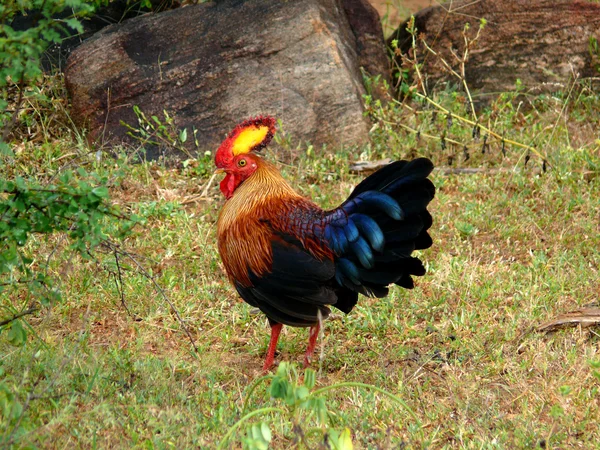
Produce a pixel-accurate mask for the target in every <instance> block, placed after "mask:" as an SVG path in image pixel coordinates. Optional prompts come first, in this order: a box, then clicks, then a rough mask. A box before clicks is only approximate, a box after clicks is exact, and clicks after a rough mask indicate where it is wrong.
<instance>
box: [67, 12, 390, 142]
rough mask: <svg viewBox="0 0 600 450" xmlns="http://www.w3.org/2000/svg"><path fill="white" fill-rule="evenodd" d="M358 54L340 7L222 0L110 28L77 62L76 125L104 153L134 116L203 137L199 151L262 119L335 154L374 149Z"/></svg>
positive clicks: (73, 86) (71, 80) (70, 74)
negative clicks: (347, 147)
mask: <svg viewBox="0 0 600 450" xmlns="http://www.w3.org/2000/svg"><path fill="white" fill-rule="evenodd" d="M359 3H360V2H359ZM364 3H366V2H364ZM367 6H369V5H367ZM359 11H360V9H359ZM373 45H379V47H380V51H381V52H382V53H383V52H384V51H385V50H384V45H383V38H381V40H380V42H379V44H377V43H375V44H373V40H371V44H369V43H368V42H367V43H366V44H365V43H364V42H363V43H362V47H361V50H362V52H363V53H364V52H365V48H364V47H365V46H366V47H367V49H368V51H369V52H373V51H374V50H373ZM358 46H359V45H358V44H357V38H356V36H355V35H354V33H353V30H352V28H351V26H350V24H349V18H348V16H347V13H346V11H345V10H344V8H343V6H342V3H341V2H340V1H339V0H295V1H275V2H273V1H271V0H248V1H240V0H224V1H220V2H217V3H206V4H201V5H196V6H188V7H184V8H179V9H176V10H172V11H168V12H164V13H160V14H154V15H146V16H142V17H138V18H134V19H131V20H128V21H126V22H124V23H123V24H120V25H112V26H109V27H107V28H105V29H104V30H102V31H101V32H100V33H98V34H96V35H95V36H94V37H92V38H91V39H89V40H88V41H86V42H85V43H84V44H83V45H81V46H80V47H79V48H77V49H76V50H74V51H73V52H72V54H71V56H70V57H69V60H68V64H67V69H66V72H65V75H66V83H67V88H68V91H69V94H70V97H71V100H72V114H73V117H74V119H75V120H76V121H77V122H78V123H79V124H85V125H86V127H87V128H88V129H89V130H90V131H91V136H92V138H96V139H99V138H102V139H103V140H104V142H108V143H117V142H121V141H123V140H127V136H126V131H127V130H126V129H125V128H124V127H123V126H122V125H121V124H120V122H121V121H125V122H126V123H130V124H137V119H136V116H135V114H134V113H133V110H132V107H133V106H134V105H137V106H139V107H140V109H141V110H142V111H143V112H144V113H145V114H146V115H147V116H150V115H157V116H158V117H162V111H163V110H167V111H168V112H169V113H170V114H171V115H174V117H175V122H176V124H177V126H178V127H180V128H187V129H188V135H189V132H191V129H192V127H195V128H196V129H197V130H198V133H197V137H198V140H199V142H200V145H201V147H202V148H203V149H213V148H215V147H216V146H217V145H218V143H219V142H220V141H221V140H222V139H223V137H224V135H225V133H226V132H227V131H228V130H230V129H231V127H232V125H234V124H235V123H237V122H239V121H241V120H242V119H245V118H247V117H249V116H253V115H257V114H272V115H275V116H277V117H278V118H280V119H281V120H282V122H283V126H284V130H285V132H287V133H289V135H290V136H291V137H292V138H293V139H294V140H295V141H297V142H298V141H311V142H312V143H313V144H316V145H321V144H329V145H331V147H330V148H336V147H338V146H339V145H340V144H359V145H360V144H364V143H365V142H367V140H368V129H369V124H368V123H367V121H366V120H365V118H364V117H363V114H362V113H363V108H362V99H361V96H362V94H363V93H364V87H363V85H362V78H361V74H360V70H359V62H358V61H359V60H358V57H359V56H358V53H359V49H358ZM369 60H370V61H372V60H374V58H372V57H371V58H370V59H369ZM379 61H380V64H381V59H379ZM375 66H376V63H375V65H373V64H371V66H370V68H369V70H371V71H374V70H375V71H376V70H377V69H376V68H374V67H375ZM385 69H386V68H385V67H384V68H382V69H381V70H382V71H384V70H385ZM189 141H191V139H190V140H189Z"/></svg>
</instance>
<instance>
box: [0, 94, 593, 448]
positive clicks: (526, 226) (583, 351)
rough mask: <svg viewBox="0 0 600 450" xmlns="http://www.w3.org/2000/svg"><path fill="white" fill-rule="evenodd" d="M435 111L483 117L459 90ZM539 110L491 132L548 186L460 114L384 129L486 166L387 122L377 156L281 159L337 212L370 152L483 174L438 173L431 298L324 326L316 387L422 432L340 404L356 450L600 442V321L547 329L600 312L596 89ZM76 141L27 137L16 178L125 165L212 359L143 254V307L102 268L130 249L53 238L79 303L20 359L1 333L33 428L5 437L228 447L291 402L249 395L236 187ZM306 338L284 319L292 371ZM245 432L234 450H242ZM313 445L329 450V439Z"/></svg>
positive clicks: (153, 244)
mask: <svg viewBox="0 0 600 450" xmlns="http://www.w3.org/2000/svg"><path fill="white" fill-rule="evenodd" d="M436 99H437V100H438V101H439V102H441V103H443V104H444V106H445V107H448V108H451V109H452V110H453V111H455V112H456V113H457V114H467V113H466V112H465V111H466V109H465V105H464V102H463V101H461V98H460V95H459V94H457V93H455V92H446V93H443V92H442V93H439V94H437V95H436ZM521 100H522V97H520V96H517V95H513V93H505V94H502V95H500V96H498V97H497V98H496V99H495V100H494V101H493V102H492V103H490V105H489V106H488V108H487V109H486V110H484V111H482V112H481V115H482V117H483V119H482V123H484V122H485V123H487V124H489V125H490V126H492V125H493V127H494V128H495V129H497V130H502V131H503V132H505V130H509V131H507V133H510V135H509V137H510V138H511V139H515V140H517V141H519V142H523V143H526V144H528V145H535V147H536V148H537V149H538V150H539V151H540V152H542V153H543V155H544V156H545V157H546V158H547V160H548V162H549V163H550V169H549V170H548V171H547V172H545V173H544V172H542V171H541V170H540V167H541V161H540V160H539V158H537V157H536V156H535V155H533V156H532V157H531V160H530V161H529V162H528V164H527V166H524V158H525V154H524V153H523V152H522V151H521V150H520V149H516V148H515V149H513V148H509V149H508V152H507V156H506V157H502V154H501V152H500V147H499V143H497V142H495V143H492V144H490V148H489V150H488V151H487V152H486V153H485V154H481V152H480V151H479V150H478V149H480V147H481V141H478V142H474V141H473V139H472V134H471V132H472V130H471V129H468V128H464V127H461V126H460V125H459V124H457V123H454V124H452V125H451V127H450V128H449V129H447V127H448V124H447V122H446V119H445V118H443V117H439V118H437V119H435V118H431V117H429V116H427V118H426V119H422V120H420V121H419V122H411V121H415V120H417V119H414V117H415V116H414V115H408V114H406V113H405V112H403V111H402V109H401V108H396V109H394V108H392V109H390V110H386V111H385V114H387V116H386V117H387V118H388V119H389V118H392V119H394V120H397V121H401V122H402V123H405V124H408V125H411V124H412V125H414V126H419V127H421V129H422V130H423V132H424V133H425V132H428V133H431V134H435V135H438V136H439V135H440V133H442V132H443V131H444V130H446V132H447V133H448V135H449V136H450V135H452V137H453V138H455V139H457V140H461V141H462V142H465V143H468V145H469V149H470V158H469V160H468V161H466V162H464V161H463V160H464V157H463V153H462V152H463V149H462V148H460V147H453V146H448V147H447V148H445V149H441V148H440V143H439V141H435V140H427V139H424V138H420V139H417V138H416V136H415V135H414V134H411V133H407V132H406V131H405V130H403V129H399V128H397V127H393V126H386V125H385V124H384V123H383V122H381V123H380V125H379V128H378V129H376V130H374V131H373V137H374V143H373V145H371V146H370V147H368V148H366V149H360V151H359V152H355V149H337V150H336V151H335V152H333V153H330V154H329V155H324V154H319V152H318V151H316V150H313V151H312V152H309V153H310V154H307V152H304V151H303V149H301V150H302V151H300V152H297V153H296V154H297V155H298V154H299V156H297V158H296V159H293V160H292V162H291V163H290V164H282V170H283V172H284V174H285V176H286V177H287V178H288V179H290V180H292V181H293V183H294V185H295V186H297V187H298V189H299V190H300V191H301V192H302V193H304V194H305V195H307V196H310V197H312V198H313V199H314V200H315V201H317V202H318V203H320V204H321V205H323V206H324V207H331V206H334V205H336V204H338V203H339V202H340V201H341V200H343V199H344V198H345V196H347V195H348V193H349V192H350V190H351V189H352V186H354V185H355V184H357V183H358V182H359V181H360V179H361V178H362V177H363V176H362V175H355V174H351V173H349V171H348V169H347V166H348V164H347V162H348V160H354V159H358V158H359V157H360V158H363V159H378V158H382V157H393V158H401V157H412V156H415V155H425V156H429V157H431V158H433V159H434V160H435V162H436V163H437V165H438V166H446V165H447V164H448V161H449V159H448V157H449V156H451V155H454V159H453V164H455V165H456V164H459V165H461V166H471V167H480V168H483V170H482V171H480V172H477V173H475V174H452V173H450V174H448V173H447V172H445V171H444V170H439V171H436V172H434V174H433V181H434V183H435V185H436V186H437V195H436V199H435V201H434V202H433V203H432V205H431V210H432V213H433V215H434V218H435V222H434V226H433V229H432V232H431V234H432V236H433V238H434V246H433V247H432V248H431V249H429V250H427V251H424V252H422V254H421V256H422V258H423V260H424V261H426V264H427V267H428V269H429V270H428V274H427V275H426V276H425V277H423V278H420V279H418V280H417V287H416V288H415V289H414V290H413V291H405V290H401V289H393V290H392V293H391V295H390V297H388V298H386V299H367V298H362V299H361V301H360V302H359V304H358V306H357V307H356V308H355V309H354V311H352V313H351V314H350V315H348V316H342V315H341V314H336V315H335V316H334V317H333V319H332V320H328V321H327V322H326V326H325V331H324V332H323V334H322V336H321V338H320V341H319V347H318V348H319V351H320V352H321V355H320V356H321V357H320V358H319V360H318V361H316V362H315V363H314V364H313V368H314V369H315V370H316V371H317V388H320V387H325V386H331V385H334V384H336V383H345V382H346V383H347V382H360V383H367V384H371V385H373V386H376V387H378V388H380V389H383V390H385V391H387V392H389V393H391V394H393V395H395V396H397V397H399V398H400V399H402V400H403V401H404V402H405V403H406V404H407V405H408V407H409V408H410V410H411V411H412V412H413V413H414V414H415V415H416V417H418V419H419V422H420V424H421V427H418V426H416V422H415V420H414V419H413V417H412V415H411V412H410V411H408V410H406V409H404V408H402V407H399V405H398V404H396V403H394V402H393V401H391V400H389V399H388V398H387V397H386V396H384V395H381V393H378V392H375V391H372V390H368V389H362V388H357V387H347V388H341V387H340V388H339V389H335V390H331V391H329V392H327V393H326V394H323V395H324V396H325V399H326V404H327V409H328V411H329V417H330V420H331V422H332V423H333V425H334V427H336V428H338V429H343V428H345V427H347V428H349V429H350V430H351V432H352V438H353V442H354V445H355V447H356V448H376V447H377V448H421V447H423V448H525V447H527V448H534V447H539V448H573V447H582V448H591V447H594V446H597V443H598V442H600V431H599V429H598V426H597V424H598V421H599V420H600V413H599V411H600V408H599V401H600V397H599V393H598V390H599V387H600V384H599V380H600V378H599V377H600V375H599V374H598V372H597V369H598V365H599V363H600V354H598V348H599V342H600V340H599V338H598V334H597V330H595V329H593V328H588V329H581V328H570V329H564V330H560V331H558V332H555V333H553V334H543V333H539V332H536V330H535V329H536V326H538V325H539V324H541V323H543V322H544V321H546V320H549V319H552V318H553V317H555V316H557V315H559V314H561V313H564V312H567V311H570V310H573V309H576V308H578V307H580V306H583V305H587V304H590V303H594V302H597V301H598V288H599V280H600V276H599V273H598V270H599V267H600V233H599V231H600V177H597V176H596V175H598V173H599V168H600V142H599V141H598V135H597V129H595V128H594V127H591V126H590V124H593V123H598V120H599V117H600V107H599V103H598V96H597V93H596V92H594V91H593V90H591V89H590V88H589V87H586V86H584V85H582V86H578V88H577V92H575V93H573V94H572V95H567V94H564V95H557V96H546V97H536V98H529V99H526V101H525V103H526V106H523V107H521V106H520V105H519V102H520V101H521ZM422 111H424V112H423V114H431V109H427V108H422ZM380 112H381V111H379V112H378V111H375V110H374V111H372V113H373V114H375V115H377V114H378V113H380ZM28 114H30V118H29V120H30V122H31V123H32V124H33V125H32V126H33V127H34V128H35V123H36V117H37V118H38V119H39V120H38V121H39V122H40V123H44V127H51V126H52V125H51V124H50V123H51V122H52V121H51V120H50V119H48V115H49V114H50V113H49V112H41V113H39V115H38V116H36V112H31V111H29V112H28ZM42 118H45V119H44V120H42ZM56 120H58V119H56ZM412 125H411V126H412ZM73 136H75V137H73ZM76 136H77V134H73V133H72V132H71V131H68V127H66V131H65V129H62V130H61V131H60V133H58V135H57V136H52V137H51V138H50V139H45V140H43V142H42V141H39V140H38V141H33V142H27V141H26V140H25V139H24V141H23V142H20V143H19V146H18V151H17V156H16V164H15V165H14V166H12V168H11V167H8V166H4V167H3V168H2V170H3V171H4V172H3V176H7V177H8V176H12V175H13V174H14V173H13V172H12V171H18V170H21V171H22V173H24V172H25V171H30V172H31V173H36V172H38V173H54V172H56V171H57V170H59V169H60V167H62V166H63V164H64V163H65V159H62V160H60V161H58V162H57V159H58V158H60V157H61V155H65V154H69V153H73V156H70V157H68V158H67V160H68V161H77V164H87V165H95V167H96V169H97V170H99V171H103V172H104V173H106V174H109V175H110V174H114V178H113V179H114V182H113V184H112V186H111V197H112V199H113V201H114V202H115V203H118V204H120V205H121V206H123V207H124V208H126V209H127V210H129V211H130V212H134V213H137V214H139V215H140V216H142V217H143V218H144V219H145V221H144V223H143V224H142V225H140V226H138V227H137V228H135V230H134V233H133V234H132V235H131V236H130V237H129V238H128V239H127V240H126V241H125V242H123V246H124V248H126V249H127V250H128V251H129V252H131V254H132V255H135V260H136V261H137V262H139V264H140V265H142V266H143V267H144V268H145V270H147V271H148V272H149V273H150V274H151V275H152V276H153V278H154V280H155V281H156V282H157V283H158V285H160V286H161V287H162V289H163V290H164V292H165V293H166V295H167V297H168V299H169V300H170V301H171V302H172V303H173V305H174V306H175V308H176V309H177V311H178V313H179V315H180V316H181V318H182V319H183V322H184V323H185V324H186V326H187V327H188V328H189V331H190V333H191V336H192V338H193V340H194V343H195V345H196V347H197V348H198V352H195V351H194V349H193V347H192V345H191V344H190V341H189V340H188V338H187V336H186V334H185V333H184V332H183V330H182V327H181V324H180V323H179V322H178V321H177V319H176V318H175V316H174V315H173V312H172V309H171V308H170V306H169V304H168V303H167V300H166V299H165V298H164V297H162V296H161V295H159V293H157V292H156V290H155V288H154V286H153V285H152V283H150V282H149V281H148V279H147V278H146V277H144V276H143V275H142V274H140V272H139V270H138V268H137V266H136V264H135V262H134V261H133V260H127V261H123V262H122V266H123V271H124V274H123V276H124V279H123V294H124V296H123V298H124V302H125V304H126V306H127V309H128V310H129V311H130V314H128V313H127V312H126V310H125V308H124V306H123V305H122V304H121V295H120V291H119V289H118V287H117V285H116V284H115V281H114V278H113V277H112V276H111V275H110V273H109V272H107V271H106V270H104V269H105V267H110V264H111V255H109V254H106V255H104V254H99V255H98V256H97V260H95V261H94V260H92V261H87V260H82V259H80V258H78V257H73V256H72V255H68V254H65V253H62V252H61V251H60V249H62V248H63V247H64V243H63V242H62V241H61V239H60V237H59V236H55V237H50V238H48V239H42V238H41V237H38V238H36V239H35V241H34V242H32V243H31V244H30V245H31V250H32V252H33V253H34V254H35V255H36V261H35V262H34V264H40V263H41V261H44V260H45V259H46V258H47V257H48V254H49V252H50V251H51V250H52V249H54V248H58V249H59V251H58V252H56V256H54V257H53V259H52V260H51V266H50V267H51V274H52V276H53V277H54V278H55V279H56V280H58V282H59V284H60V287H61V289H62V292H63V296H64V298H65V300H64V301H63V302H61V303H59V304H56V305H54V306H53V307H52V308H46V309H44V310H43V311H41V312H38V313H37V314H36V315H34V316H31V317H30V318H29V319H28V322H29V324H30V326H31V331H32V334H31V336H30V338H29V340H28V342H27V344H26V345H25V346H22V347H12V346H10V345H9V344H8V343H7V341H6V339H5V338H4V336H3V335H2V334H0V355H2V356H1V357H0V368H1V369H2V370H3V372H4V375H3V376H4V379H5V381H8V382H9V383H10V387H11V389H13V391H14V392H16V393H17V396H18V397H19V398H20V400H21V402H22V403H23V405H24V406H25V408H24V412H23V414H22V417H21V419H19V421H18V422H16V421H14V420H13V421H5V423H4V424H3V425H2V426H1V427H0V429H1V431H2V432H3V433H4V437H5V438H6V437H9V438H10V440H11V442H13V445H14V447H15V448H26V447H28V446H29V447H42V448H73V447H81V448H194V447H196V448H216V447H217V445H218V444H219V442H220V440H221V439H222V438H223V436H224V435H225V433H226V432H227V430H228V429H229V428H230V427H232V426H233V425H234V424H235V423H236V422H237V421H238V420H239V419H240V418H241V417H242V415H243V412H242V405H243V404H244V402H245V401H246V400H248V409H247V411H255V410H258V409H259V408H270V407H275V406H277V407H278V406H281V405H280V404H279V403H276V402H275V401H274V400H270V399H269V396H268V394H267V391H266V389H267V387H268V383H264V384H261V385H259V387H258V388H257V389H256V390H255V391H254V394H253V395H252V396H251V397H250V398H249V399H247V396H246V390H247V388H248V387H249V386H250V385H251V384H252V383H253V381H254V380H255V379H256V378H257V377H259V376H260V375H261V372H260V369H261V366H262V359H263V355H264V353H265V351H266V346H267V341H268V327H267V325H266V321H265V319H264V317H263V316H262V315H260V314H255V313H253V311H252V310H251V308H250V307H249V306H248V305H246V304H245V303H243V302H242V301H241V300H239V299H238V297H237V296H236V295H235V294H234V291H233V289H232V288H231V287H230V286H229V284H228V282H227V280H226V277H225V276H224V271H223V268H222V266H221V262H220V259H219V256H218V254H217V249H216V236H215V222H216V218H217V215H218V211H219V209H220V205H221V204H222V199H221V197H220V195H219V193H218V189H217V186H212V188H211V189H210V190H209V198H204V199H198V198H197V197H198V194H199V193H201V192H202V191H203V189H204V188H205V186H206V183H207V182H208V178H209V175H205V174H203V173H201V174H198V173H196V172H194V171H193V170H191V169H189V168H182V167H180V168H168V167H164V166H162V165H161V164H160V163H156V162H154V163H143V164H137V165H134V164H122V165H120V166H119V167H118V168H115V160H113V159H111V158H104V159H102V160H100V161H98V160H97V159H96V158H95V153H93V154H92V155H91V156H89V155H87V153H86V152H87V151H88V149H87V148H86V147H85V145H84V144H82V142H83V141H81V140H79V141H78V140H77V137H76ZM274 149H275V150H273V151H272V153H270V154H269V155H268V157H270V158H271V159H274V158H275V157H276V154H277V153H276V151H277V146H275V147H274ZM284 150H286V149H284ZM361 152H362V153H361ZM288 153H289V149H287V150H286V154H288ZM15 167H17V168H19V167H20V169H15ZM117 169H118V170H119V171H120V173H119V174H117ZM24 295H25V294H24ZM3 301H4V300H3ZM8 301H15V302H16V301H22V299H8ZM306 341H307V331H306V330H304V329H292V328H289V327H288V328H284V332H283V336H282V340H281V343H280V347H279V355H278V357H277V362H280V361H290V362H293V363H297V364H300V363H301V360H302V356H303V351H304V348H305V345H306ZM300 417H304V416H300ZM261 420H263V421H266V422H267V423H269V424H270V426H271V429H272V431H273V441H272V447H273V448H289V447H290V446H292V443H293V442H294V438H295V436H297V435H296V434H295V433H294V431H293V429H292V428H291V427H290V424H289V417H286V416H285V414H281V413H276V412H266V413H265V414H264V415H260V416H257V417H255V418H252V419H251V420H250V421H249V423H257V422H259V421H261ZM15 424H18V425H19V426H18V427H15ZM303 424H304V422H303ZM244 431H245V427H244V426H242V427H241V432H240V433H237V434H235V438H234V441H235V442H237V444H235V445H234V444H232V446H233V447H228V448H239V447H241V444H240V438H241V436H242V435H243V432H244ZM311 442H312V445H313V447H312V448H319V447H318V446H317V440H316V438H315V439H313V440H312V441H311ZM298 445H300V444H298ZM300 448H302V447H301V446H300Z"/></svg>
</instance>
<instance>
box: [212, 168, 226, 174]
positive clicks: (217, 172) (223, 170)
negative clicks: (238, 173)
mask: <svg viewBox="0 0 600 450" xmlns="http://www.w3.org/2000/svg"><path fill="white" fill-rule="evenodd" d="M214 173H215V175H219V174H221V173H225V169H217V170H215V172H214Z"/></svg>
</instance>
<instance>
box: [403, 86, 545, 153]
mask: <svg viewBox="0 0 600 450" xmlns="http://www.w3.org/2000/svg"><path fill="white" fill-rule="evenodd" d="M415 95H416V96H417V97H419V98H422V99H424V100H427V102H428V103H430V104H431V105H433V106H434V107H436V108H437V109H439V110H440V111H442V112H443V113H444V114H448V115H450V116H451V117H452V118H453V119H457V120H460V121H461V122H464V123H467V124H469V125H472V126H477V127H479V128H480V129H481V130H482V131H485V132H486V133H488V134H489V135H491V136H494V137H495V138H496V139H499V140H501V141H504V142H505V143H507V144H510V145H514V146H515V147H520V148H524V149H526V150H529V151H530V152H532V153H535V154H536V155H537V156H539V157H540V158H541V159H546V157H545V156H544V155H542V154H541V153H540V152H539V151H538V150H536V148H535V147H532V146H530V145H527V144H522V143H521V142H517V141H513V140H511V139H506V138H505V137H504V136H502V135H501V134H498V133H496V132H495V131H493V130H491V129H489V128H488V127H486V126H484V125H482V124H481V123H478V122H474V121H472V120H470V119H467V118H465V117H462V116H459V115H458V114H454V113H453V112H451V111H449V110H448V109H446V108H444V107H443V106H442V105H440V104H439V103H437V102H436V101H435V100H433V99H432V98H430V97H427V96H425V95H423V94H421V93H419V92H415ZM394 102H396V103H398V104H401V103H400V102H398V101H397V100H394ZM447 140H448V141H449V139H447Z"/></svg>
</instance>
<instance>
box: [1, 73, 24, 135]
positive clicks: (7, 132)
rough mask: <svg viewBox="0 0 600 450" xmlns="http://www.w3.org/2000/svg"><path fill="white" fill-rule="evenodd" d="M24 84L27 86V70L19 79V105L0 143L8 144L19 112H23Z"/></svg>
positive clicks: (3, 131)
mask: <svg viewBox="0 0 600 450" xmlns="http://www.w3.org/2000/svg"><path fill="white" fill-rule="evenodd" d="M24 84H25V70H23V72H21V78H20V79H19V82H18V83H17V88H18V89H19V97H18V98H17V104H16V106H15V110H14V112H13V114H12V117H11V118H10V122H9V123H8V124H6V125H5V126H4V130H2V137H1V138H0V141H3V142H6V138H8V135H9V134H10V132H11V131H12V129H13V128H14V126H15V124H16V123H17V116H18V115H19V112H20V111H21V106H22V103H23V88H24Z"/></svg>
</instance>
